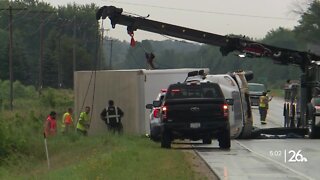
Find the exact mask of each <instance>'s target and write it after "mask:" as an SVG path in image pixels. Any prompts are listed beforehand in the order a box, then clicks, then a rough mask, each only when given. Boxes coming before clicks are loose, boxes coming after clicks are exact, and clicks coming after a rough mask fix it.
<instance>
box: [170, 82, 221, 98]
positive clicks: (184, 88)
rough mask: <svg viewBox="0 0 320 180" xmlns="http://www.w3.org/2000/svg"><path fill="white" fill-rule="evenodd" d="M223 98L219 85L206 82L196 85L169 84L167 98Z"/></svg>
mask: <svg viewBox="0 0 320 180" xmlns="http://www.w3.org/2000/svg"><path fill="white" fill-rule="evenodd" d="M182 98H223V94H222V92H221V89H220V87H219V85H217V84H212V83H207V84H198V85H186V84H179V85H178V84H176V85H172V86H170V88H169V90H168V92H167V99H182Z"/></svg>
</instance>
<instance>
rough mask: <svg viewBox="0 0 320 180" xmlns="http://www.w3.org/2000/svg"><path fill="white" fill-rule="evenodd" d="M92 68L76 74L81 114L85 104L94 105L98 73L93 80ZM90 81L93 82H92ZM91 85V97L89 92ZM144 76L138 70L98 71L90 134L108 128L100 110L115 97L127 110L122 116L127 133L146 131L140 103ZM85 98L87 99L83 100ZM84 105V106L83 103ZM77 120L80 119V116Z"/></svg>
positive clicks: (76, 87) (78, 105) (77, 98)
mask: <svg viewBox="0 0 320 180" xmlns="http://www.w3.org/2000/svg"><path fill="white" fill-rule="evenodd" d="M91 74H92V73H91V72H88V71H87V72H84V71H82V72H76V76H75V104H76V107H75V114H76V117H77V118H78V117H79V114H80V112H81V111H83V109H81V107H82V104H84V106H87V105H88V106H91V105H92V102H93V89H94V74H93V77H92V81H91V83H90V77H91ZM89 84H90V85H89ZM88 86H89V91H88V94H87V97H86V98H85V94H86V91H87V88H88ZM141 86H142V83H141V78H140V76H139V73H138V72H137V71H125V72H124V71H97V73H96V80H95V94H94V103H93V109H92V111H91V113H92V122H91V127H90V130H89V134H98V133H103V132H106V131H107V126H106V125H105V123H104V121H102V120H101V119H100V113H101V111H102V110H103V108H105V107H106V106H107V102H108V100H110V99H112V100H114V101H115V104H116V105H117V106H119V107H121V108H122V110H123V111H124V113H125V116H124V118H123V119H122V122H123V126H124V131H125V132H126V133H142V131H141V126H142V125H141V124H140V122H139V121H138V120H139V119H142V118H143V117H141V110H140V109H141V108H140V104H142V103H143V101H142V100H141V99H139V98H140V97H141V93H142V92H141V89H143V88H142V87H141ZM83 102H84V103H83ZM83 108H84V107H83ZM76 120H77V119H76Z"/></svg>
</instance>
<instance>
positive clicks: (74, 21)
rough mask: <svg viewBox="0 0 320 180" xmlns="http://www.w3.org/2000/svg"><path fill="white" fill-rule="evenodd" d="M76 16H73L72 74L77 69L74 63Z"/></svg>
mask: <svg viewBox="0 0 320 180" xmlns="http://www.w3.org/2000/svg"><path fill="white" fill-rule="evenodd" d="M76 28H77V24H76V16H73V46H72V64H73V74H74V73H75V72H76V70H77V64H76V32H77V31H76V30H77V29H76Z"/></svg>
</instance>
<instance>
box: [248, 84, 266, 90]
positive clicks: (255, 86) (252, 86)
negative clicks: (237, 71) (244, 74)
mask: <svg viewBox="0 0 320 180" xmlns="http://www.w3.org/2000/svg"><path fill="white" fill-rule="evenodd" d="M248 86H249V91H255V92H264V91H266V87H265V86H264V85H263V84H248Z"/></svg>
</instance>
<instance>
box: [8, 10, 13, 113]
mask: <svg viewBox="0 0 320 180" xmlns="http://www.w3.org/2000/svg"><path fill="white" fill-rule="evenodd" d="M9 32H10V33H9V34H10V35H9V36H10V37H9V76H10V110H11V111H12V110H13V72H12V46H13V38H12V33H13V30H12V7H11V6H9Z"/></svg>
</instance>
